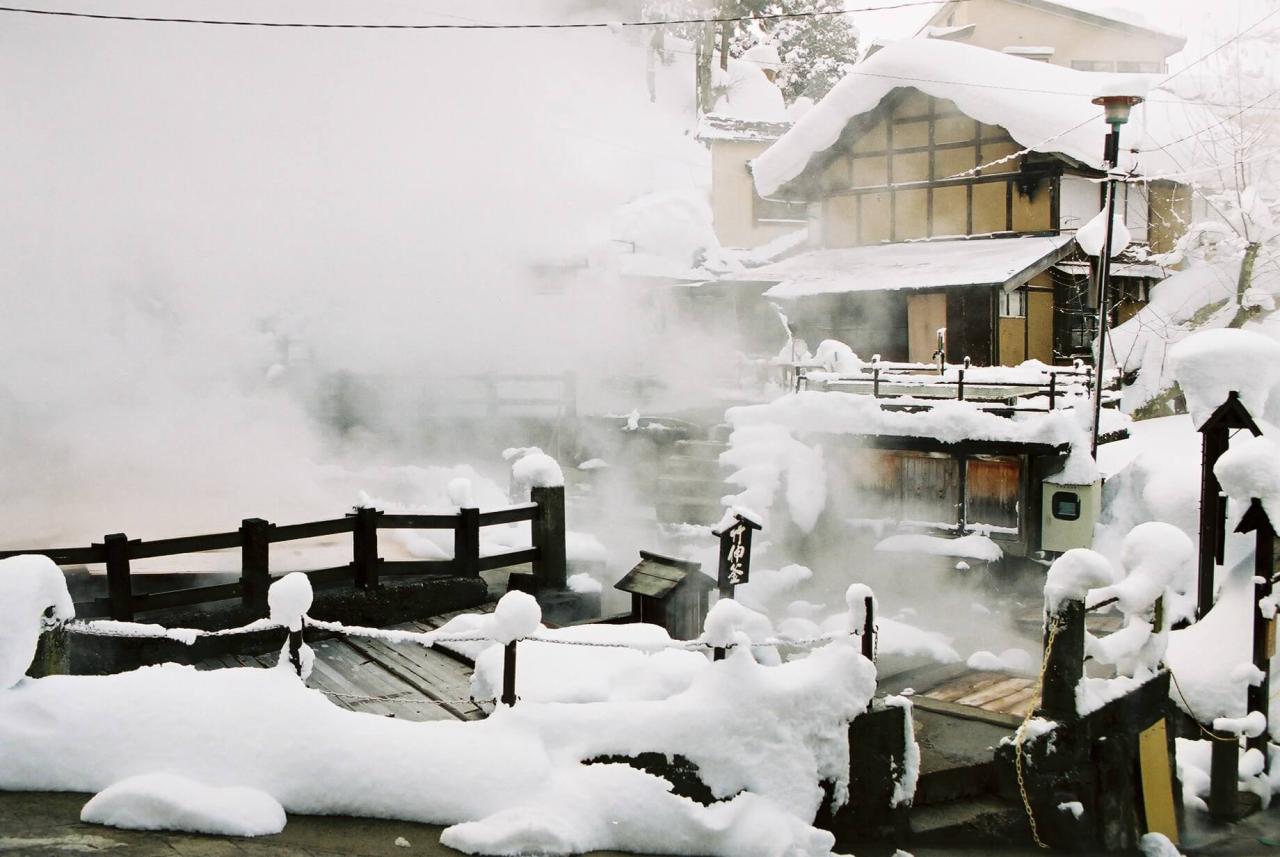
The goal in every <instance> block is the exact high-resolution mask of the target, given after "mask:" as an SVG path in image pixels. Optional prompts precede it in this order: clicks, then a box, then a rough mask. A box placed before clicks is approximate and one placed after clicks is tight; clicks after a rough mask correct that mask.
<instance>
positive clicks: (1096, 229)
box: [1076, 210, 1131, 259]
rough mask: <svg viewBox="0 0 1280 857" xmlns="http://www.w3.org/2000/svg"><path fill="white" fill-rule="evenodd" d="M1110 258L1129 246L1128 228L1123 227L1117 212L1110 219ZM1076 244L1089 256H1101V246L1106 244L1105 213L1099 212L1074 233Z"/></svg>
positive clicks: (1121, 217) (1122, 219) (1121, 216)
mask: <svg viewBox="0 0 1280 857" xmlns="http://www.w3.org/2000/svg"><path fill="white" fill-rule="evenodd" d="M1111 223H1112V230H1111V258H1113V259H1114V258H1115V257H1116V256H1119V255H1120V254H1121V253H1123V252H1124V250H1125V248H1126V247H1128V246H1129V241H1130V238H1131V236H1130V235H1129V227H1127V226H1125V225H1124V215H1123V214H1121V213H1119V212H1117V213H1116V214H1115V215H1114V216H1113V217H1112V218H1111ZM1076 243H1077V244H1079V245H1080V249H1081V250H1083V251H1084V252H1085V253H1086V254H1088V255H1090V256H1095V257H1097V256H1101V255H1102V246H1103V245H1104V244H1106V243H1107V212H1106V211H1105V210H1103V211H1099V212H1098V213H1097V214H1095V215H1094V216H1093V219H1092V220H1090V221H1089V222H1088V223H1086V224H1085V225H1084V226H1081V227H1080V229H1079V231H1077V232H1076Z"/></svg>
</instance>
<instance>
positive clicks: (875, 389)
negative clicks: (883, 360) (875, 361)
mask: <svg viewBox="0 0 1280 857" xmlns="http://www.w3.org/2000/svg"><path fill="white" fill-rule="evenodd" d="M871 397H872V398H873V399H878V398H880V367H879V366H876V367H873V368H872V370H871Z"/></svg>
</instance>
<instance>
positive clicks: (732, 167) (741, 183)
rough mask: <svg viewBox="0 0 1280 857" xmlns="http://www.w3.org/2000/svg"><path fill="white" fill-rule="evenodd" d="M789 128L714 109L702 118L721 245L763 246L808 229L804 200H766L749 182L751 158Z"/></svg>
mask: <svg viewBox="0 0 1280 857" xmlns="http://www.w3.org/2000/svg"><path fill="white" fill-rule="evenodd" d="M790 127H791V123H790V122H760V121H753V120H750V119H739V118H735V117H732V116H722V115H720V114H716V113H709V114H707V115H706V116H703V117H702V121H701V122H700V123H699V124H698V132H697V139H698V141H699V142H701V143H703V144H704V145H706V146H707V148H708V149H709V150H710V152H711V215H712V223H713V225H714V227H715V232H716V238H718V239H719V241H720V244H721V245H722V246H725V247H734V248H742V249H747V248H752V247H759V246H760V245H762V244H767V243H769V242H770V241H774V240H776V239H778V238H782V237H784V236H786V235H791V234H794V233H796V232H797V231H803V230H804V229H805V228H806V227H807V225H808V218H807V216H806V215H805V207H804V205H803V204H795V203H789V202H786V201H785V200H767V199H764V198H763V197H761V196H760V194H758V193H756V189H755V184H754V183H753V182H752V180H751V167H750V163H751V161H752V160H753V159H754V158H756V157H758V156H759V155H761V154H763V153H764V150H765V149H767V148H769V147H770V146H771V145H773V143H774V141H776V140H777V139H778V138H779V137H781V136H782V135H783V134H785V133H786V132H787V129H789V128H790Z"/></svg>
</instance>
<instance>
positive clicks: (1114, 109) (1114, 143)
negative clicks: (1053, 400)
mask: <svg viewBox="0 0 1280 857" xmlns="http://www.w3.org/2000/svg"><path fill="white" fill-rule="evenodd" d="M1093 103H1094V104H1097V105H1098V106H1100V107H1101V108H1102V109H1103V110H1104V111H1105V112H1106V117H1107V124H1108V125H1110V126H1111V133H1109V134H1107V142H1106V145H1105V146H1104V147H1103V153H1102V159H1103V161H1104V162H1105V166H1106V169H1107V207H1106V224H1107V237H1106V240H1105V241H1103V244H1102V261H1101V263H1100V265H1099V266H1098V359H1097V360H1096V361H1095V367H1094V368H1095V370H1096V371H1095V375H1096V378H1095V382H1094V385H1093V439H1092V444H1091V446H1090V452H1091V453H1092V455H1093V460H1094V461H1097V460H1098V434H1099V425H1100V422H1101V420H1102V370H1103V367H1104V366H1105V365H1106V362H1107V360H1106V354H1107V279H1108V277H1110V275H1111V238H1112V233H1113V232H1114V231H1115V210H1116V185H1117V184H1119V182H1118V181H1117V180H1116V175H1115V170H1116V168H1117V167H1118V166H1119V162H1120V126H1121V125H1123V124H1125V123H1126V122H1128V121H1129V111H1130V110H1132V109H1133V106H1134V105H1135V104H1141V103H1142V98H1141V97H1140V96H1137V95H1100V96H1098V97H1097V98H1095V99H1093Z"/></svg>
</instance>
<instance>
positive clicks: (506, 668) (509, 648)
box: [500, 640, 516, 707]
mask: <svg viewBox="0 0 1280 857" xmlns="http://www.w3.org/2000/svg"><path fill="white" fill-rule="evenodd" d="M500 701H501V702H502V704H503V705H506V706H508V707H510V706H513V705H515V704H516V641H515V640H512V641H511V642H510V643H507V645H506V646H505V647H504V649H503V652H502V699H501V700H500Z"/></svg>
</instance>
